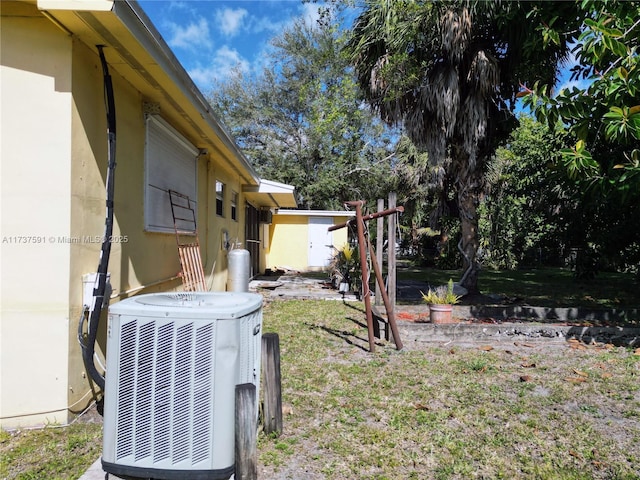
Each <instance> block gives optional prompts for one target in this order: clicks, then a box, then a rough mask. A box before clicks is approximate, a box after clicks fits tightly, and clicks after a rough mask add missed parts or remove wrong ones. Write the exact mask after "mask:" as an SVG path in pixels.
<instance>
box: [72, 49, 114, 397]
mask: <svg viewBox="0 0 640 480" xmlns="http://www.w3.org/2000/svg"><path fill="white" fill-rule="evenodd" d="M97 48H98V53H99V54H100V61H101V63H102V72H103V76H104V95H105V107H106V113H107V141H108V156H107V162H108V165H107V180H106V191H107V192H106V193H107V199H106V207H107V212H106V219H105V229H104V237H103V238H102V249H101V251H100V262H99V264H98V271H97V273H98V275H97V279H96V286H95V288H94V289H93V298H94V302H93V310H91V311H90V313H89V323H88V327H87V330H88V332H87V338H86V341H83V340H82V339H81V341H80V346H81V347H82V359H83V360H84V365H85V368H86V370H87V373H88V374H89V375H90V376H91V378H92V379H93V381H94V382H95V383H96V384H97V385H98V386H99V387H100V389H101V390H102V391H103V392H104V387H105V378H104V375H102V374H101V373H100V372H99V371H98V370H97V368H96V366H95V363H94V360H93V355H94V352H95V344H96V337H97V334H98V325H99V323H100V314H101V313H102V307H103V305H104V304H105V303H107V302H108V301H109V300H108V299H106V301H105V291H106V286H107V270H108V268H109V256H110V254H111V235H112V233H113V204H114V180H115V169H116V108H115V99H114V96H113V84H112V82H111V75H109V67H108V65H107V61H106V59H105V56H104V52H103V48H104V46H103V45H97ZM83 323H84V315H83V317H82V320H81V321H80V330H82V324H83Z"/></svg>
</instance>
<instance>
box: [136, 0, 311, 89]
mask: <svg viewBox="0 0 640 480" xmlns="http://www.w3.org/2000/svg"><path fill="white" fill-rule="evenodd" d="M139 4H140V6H141V7H142V9H143V10H144V11H145V13H146V14H147V15H148V16H149V18H150V19H151V21H152V22H153V24H154V25H155V26H156V28H157V29H158V30H159V31H160V33H161V34H162V36H163V38H164V39H165V41H166V42H167V43H168V44H169V46H170V47H171V50H172V51H173V53H174V54H175V55H176V57H177V58H178V60H180V63H182V66H183V67H184V68H185V70H186V71H187V72H188V73H189V75H190V76H191V78H192V79H193V81H194V82H195V83H196V85H198V87H199V88H200V90H202V91H203V92H207V91H209V90H210V89H211V87H212V82H213V80H214V79H218V80H220V79H224V78H225V77H226V76H227V75H228V73H229V71H230V70H231V69H233V68H240V69H241V70H242V71H243V72H245V73H247V74H251V73H252V72H257V71H260V70H261V68H262V64H263V62H264V61H265V52H266V51H267V49H268V48H269V46H268V43H269V39H271V38H272V37H274V36H276V35H278V34H279V33H281V32H282V31H283V29H284V28H286V27H287V26H288V25H290V24H291V23H292V22H293V20H294V19H295V18H298V17H301V16H302V17H304V18H306V19H308V20H311V21H314V20H315V19H316V18H317V16H318V14H317V11H318V6H317V5H316V4H312V3H306V4H303V3H302V2H301V1H300V0H284V1H283V0H249V1H247V0H143V1H139Z"/></svg>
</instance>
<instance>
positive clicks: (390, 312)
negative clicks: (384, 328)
mask: <svg viewBox="0 0 640 480" xmlns="http://www.w3.org/2000/svg"><path fill="white" fill-rule="evenodd" d="M368 243H369V251H370V252H371V264H372V265H373V271H374V272H375V274H376V280H377V281H378V283H379V284H382V283H383V280H382V272H381V271H380V266H379V265H378V262H377V260H376V258H375V257H376V252H375V250H374V249H373V245H371V242H368ZM381 294H382V300H384V306H385V308H386V310H387V320H388V322H389V326H390V327H391V333H392V334H393V341H394V343H395V344H396V349H398V350H402V340H400V333H399V332H398V326H397V324H396V316H395V313H394V311H393V309H392V308H391V304H390V302H389V297H388V295H387V292H386V290H385V289H384V285H383V286H382V287H381Z"/></svg>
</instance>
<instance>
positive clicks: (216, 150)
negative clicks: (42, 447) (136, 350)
mask: <svg viewBox="0 0 640 480" xmlns="http://www.w3.org/2000/svg"><path fill="white" fill-rule="evenodd" d="M0 35H1V36H0V41H1V45H2V54H1V66H0V67H1V70H0V81H1V90H0V95H1V98H0V106H1V127H0V128H1V130H0V136H1V147H0V148H1V150H0V155H1V171H0V179H1V180H0V181H1V190H0V193H1V198H0V202H1V203H0V208H1V218H0V228H1V231H0V237H1V238H0V241H1V244H0V248H1V250H0V269H1V276H0V299H1V307H0V308H1V327H0V362H1V367H0V368H1V371H0V382H1V383H0V425H1V426H2V427H3V428H11V427H17V426H31V425H39V424H43V423H65V422H67V421H68V420H69V419H70V418H71V416H72V415H73V414H74V413H75V412H80V411H82V410H83V409H84V408H85V407H86V406H87V405H89V404H90V402H91V401H92V400H93V398H94V396H95V391H94V390H95V389H94V386H93V385H92V383H91V382H90V380H89V379H88V378H87V375H86V373H85V369H84V365H83V362H82V359H81V353H80V347H79V343H78V341H77V328H78V322H79V319H80V317H81V315H82V313H83V304H84V301H83V276H85V275H86V274H89V273H92V272H95V271H96V269H97V266H98V262H99V255H100V248H101V238H100V237H101V236H102V235H103V232H104V226H105V211H106V208H105V197H106V194H105V180H106V171H107V138H106V128H107V125H106V114H105V104H104V81H103V72H102V67H101V62H100V58H99V55H98V50H97V48H96V45H104V53H105V56H106V60H107V63H108V65H109V71H110V74H111V77H112V81H113V87H114V93H115V106H116V122H117V144H116V145H117V146H116V157H117V167H116V173H115V225H114V231H113V234H114V235H113V238H114V243H113V245H112V250H111V257H110V262H109V273H110V283H111V286H112V289H113V290H112V294H111V298H110V302H112V303H113V302H117V301H119V300H121V299H123V298H126V297H128V296H131V295H135V294H139V293H149V292H154V291H167V290H179V289H180V288H181V279H180V277H179V276H178V273H179V271H180V264H179V260H178V254H177V247H176V238H175V235H174V234H172V233H170V232H158V231H152V229H150V228H147V226H146V223H145V218H146V217H145V215H146V211H147V210H148V209H149V208H150V207H151V206H150V205H147V204H148V203H149V202H148V201H147V197H146V196H145V188H148V186H147V185H146V182H147V164H146V160H145V153H146V148H147V146H146V143H145V142H146V138H147V137H146V135H147V129H148V118H149V116H154V118H159V119H160V120H159V121H161V122H163V124H166V125H168V126H169V127H170V128H171V129H172V130H174V131H175V132H176V135H177V136H179V137H180V138H182V139H184V141H185V142H187V143H189V144H190V145H192V146H193V147H195V149H196V150H197V152H198V153H197V155H195V156H194V158H193V162H194V171H195V178H196V183H197V188H196V190H197V194H196V195H195V196H196V199H197V204H198V208H197V220H198V234H199V235H198V236H199V241H200V245H201V256H202V262H203V265H204V271H205V274H206V280H207V283H208V285H210V286H211V289H212V290H224V289H225V284H226V279H227V257H226V255H227V250H226V248H225V246H226V245H225V242H224V239H227V238H231V239H237V240H238V241H239V242H245V240H246V238H245V236H246V235H247V231H249V229H248V228H247V225H248V224H247V222H248V217H249V216H251V218H252V220H251V221H255V220H254V219H253V218H254V217H255V215H249V214H250V213H251V212H255V211H259V210H260V209H270V208H271V209H275V208H280V207H287V208H292V207H294V208H295V206H296V204H295V199H294V196H293V187H290V186H283V185H281V184H275V183H274V182H265V181H263V180H261V179H260V178H259V177H258V175H257V174H256V172H255V171H254V170H253V168H252V167H251V165H250V164H249V163H248V162H247V160H246V159H245V157H244V156H243V155H242V153H241V152H240V151H239V149H238V148H237V147H236V145H235V144H234V142H233V140H232V139H231V137H230V136H229V135H228V133H227V132H226V130H225V129H224V127H223V126H222V123H220V121H219V120H218V119H217V118H216V117H215V116H214V115H213V114H212V112H211V110H210V107H209V105H208V104H207V102H206V101H205V99H204V97H203V96H202V94H201V93H200V92H199V91H198V89H197V88H196V87H195V85H194V84H193V82H192V81H191V80H190V79H189V77H188V75H187V74H186V72H185V71H184V69H183V68H182V67H181V66H180V64H179V62H178V61H177V59H176V58H175V57H174V56H173V54H172V53H171V51H170V50H169V48H168V47H167V45H166V43H165V42H164V41H163V40H162V38H161V36H160V35H159V34H158V32H157V31H156V30H155V28H154V27H153V25H152V24H151V22H150V21H149V19H148V18H147V17H146V15H145V14H144V12H142V10H141V9H140V7H138V6H137V5H136V4H134V3H130V2H127V1H118V2H112V1H108V0H88V1H82V2H78V1H76V0H38V1H36V0H29V1H15V2H14V1H10V0H7V1H2V8H1V25H0ZM216 183H223V184H224V185H225V189H224V194H223V195H224V198H223V202H222V206H223V209H222V212H221V214H219V213H220V212H217V207H218V205H217V199H216ZM232 199H233V200H235V202H236V203H235V205H234V207H233V211H234V212H235V218H232V205H231V203H232ZM259 228H260V226H259V225H256V226H255V229H254V230H258V229H259ZM257 254H258V256H260V257H261V258H262V261H263V262H264V261H265V259H264V258H265V253H264V252H263V251H261V250H260V251H258V252H257ZM264 267H265V265H264V263H263V264H261V265H260V268H263V269H264ZM103 313H104V312H103ZM104 316H105V315H103V317H104ZM102 323H103V324H105V323H106V322H102ZM105 328H106V325H102V330H103V331H104V329H105ZM103 337H104V335H102V337H101V338H102V339H101V341H100V342H99V345H98V348H97V351H98V356H99V357H102V356H103V354H102V352H103V351H104V347H105V345H104V338H103ZM102 360H103V361H104V359H102Z"/></svg>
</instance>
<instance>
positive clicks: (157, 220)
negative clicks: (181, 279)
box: [144, 115, 198, 233]
mask: <svg viewBox="0 0 640 480" xmlns="http://www.w3.org/2000/svg"><path fill="white" fill-rule="evenodd" d="M146 124H147V125H146V127H147V128H146V130H147V136H146V144H145V180H146V184H145V193H144V220H145V230H147V231H149V232H166V233H173V232H174V227H173V216H172V214H171V202H170V198H169V190H173V191H176V192H178V193H180V194H182V195H186V196H187V197H189V199H190V200H191V201H192V202H193V204H194V205H195V206H196V209H197V199H198V197H197V194H198V191H197V166H198V162H197V158H198V149H197V148H196V147H195V146H193V145H192V144H191V143H190V142H189V141H188V140H187V139H186V138H184V137H183V136H182V135H180V133H178V132H177V131H176V130H175V129H174V128H173V127H171V125H169V124H168V123H167V122H165V121H164V120H163V119H161V118H160V117H158V116H156V115H148V116H147V119H146ZM196 214H197V210H196Z"/></svg>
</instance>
